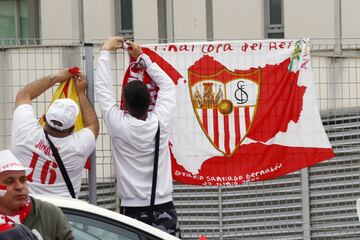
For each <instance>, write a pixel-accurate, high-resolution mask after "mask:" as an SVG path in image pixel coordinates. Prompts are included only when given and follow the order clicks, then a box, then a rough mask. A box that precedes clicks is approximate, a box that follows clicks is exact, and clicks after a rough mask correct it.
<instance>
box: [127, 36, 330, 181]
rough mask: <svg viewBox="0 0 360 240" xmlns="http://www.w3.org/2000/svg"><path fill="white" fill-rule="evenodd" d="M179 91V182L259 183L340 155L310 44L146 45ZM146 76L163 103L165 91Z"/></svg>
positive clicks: (174, 138) (136, 75) (132, 75)
mask: <svg viewBox="0 0 360 240" xmlns="http://www.w3.org/2000/svg"><path fill="white" fill-rule="evenodd" d="M143 50H144V52H146V53H147V54H148V55H149V56H150V58H151V59H152V60H153V61H155V62H157V63H158V65H159V66H160V67H162V69H163V70H164V71H165V72H167V73H168V74H169V76H170V77H171V78H172V80H173V81H174V83H175V84H176V89H177V110H176V111H175V113H174V116H173V124H172V130H171V138H170V144H169V146H170V149H171V155H172V167H173V177H174V179H175V180H177V181H179V182H183V183H188V184H197V185H212V186H219V185H231V184H234V185H236V184H242V183H244V182H249V181H259V180H265V179H270V178H275V177H279V176H282V175H284V174H287V173H290V172H293V171H296V170H299V169H301V168H304V167H307V166H311V165H313V164H315V163H318V162H320V161H323V160H326V159H329V158H332V157H334V153H333V150H332V148H331V145H330V143H329V140H328V138H327V136H326V134H325V131H324V128H323V126H322V122H321V119H320V115H319V111H318V109H317V107H316V99H315V94H314V83H313V76H312V70H311V61H310V55H309V43H308V40H284V41H279V40H277V41H270V40H262V41H233V42H205V43H177V44H160V45H152V46H146V47H144V48H143ZM133 79H141V80H143V81H144V82H146V83H147V84H148V86H149V91H150V92H151V93H152V94H151V95H152V96H153V104H156V92H157V91H158V88H157V86H156V85H155V84H154V82H153V81H151V79H150V78H149V76H147V74H146V72H144V71H140V72H137V71H136V70H133V69H132V68H131V64H130V67H129V68H128V69H127V72H126V74H125V79H124V85H126V83H127V81H130V80H133Z"/></svg>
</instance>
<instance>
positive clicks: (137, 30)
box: [133, 0, 159, 42]
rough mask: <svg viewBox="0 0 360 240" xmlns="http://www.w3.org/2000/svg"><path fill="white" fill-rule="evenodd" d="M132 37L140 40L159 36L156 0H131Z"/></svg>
mask: <svg viewBox="0 0 360 240" xmlns="http://www.w3.org/2000/svg"><path fill="white" fill-rule="evenodd" d="M133 24H134V38H135V39H138V40H140V41H141V42H146V41H144V40H153V41H152V42H154V41H155V42H157V39H158V38H159V30H158V11H157V0H146V1H143V0H133Z"/></svg>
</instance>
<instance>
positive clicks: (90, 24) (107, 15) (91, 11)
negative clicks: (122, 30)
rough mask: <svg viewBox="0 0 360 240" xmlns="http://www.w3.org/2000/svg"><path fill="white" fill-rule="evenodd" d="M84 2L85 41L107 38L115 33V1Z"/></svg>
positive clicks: (96, 0) (89, 0)
mask: <svg viewBox="0 0 360 240" xmlns="http://www.w3.org/2000/svg"><path fill="white" fill-rule="evenodd" d="M83 2H84V37H85V42H91V41H93V40H94V39H106V38H107V37H108V36H111V35H114V34H115V4H114V1H111V0H106V1H98V0H86V1H83Z"/></svg>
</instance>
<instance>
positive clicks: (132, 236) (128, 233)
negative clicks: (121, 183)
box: [62, 208, 160, 240]
mask: <svg viewBox="0 0 360 240" xmlns="http://www.w3.org/2000/svg"><path fill="white" fill-rule="evenodd" d="M62 210H63V212H64V214H65V215H66V218H67V219H68V221H69V224H70V226H71V228H72V230H73V234H74V237H75V239H77V240H100V239H106V240H160V238H158V237H156V236H153V235H152V234H148V233H146V232H144V231H142V230H139V229H137V228H135V227H132V226H129V225H126V224H124V223H122V222H118V221H116V220H113V219H109V218H106V217H104V216H100V215H96V214H92V213H89V212H83V211H80V210H79V211H78V210H73V209H66V208H63V209H62Z"/></svg>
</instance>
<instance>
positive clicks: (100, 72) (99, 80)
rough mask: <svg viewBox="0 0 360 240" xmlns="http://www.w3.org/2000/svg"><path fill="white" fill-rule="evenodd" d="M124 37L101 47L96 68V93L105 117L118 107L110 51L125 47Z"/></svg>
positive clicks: (111, 38) (111, 40)
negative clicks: (113, 108)
mask: <svg viewBox="0 0 360 240" xmlns="http://www.w3.org/2000/svg"><path fill="white" fill-rule="evenodd" d="M123 41H124V39H123V38H122V37H109V38H108V39H107V40H106V42H105V43H104V45H103V46H102V47H101V52H100V56H99V58H98V62H97V66H96V78H95V93H96V97H97V100H98V101H99V105H100V109H101V112H102V114H103V116H105V115H106V114H107V113H108V111H109V110H110V109H111V108H112V107H114V105H116V98H115V94H114V89H113V85H112V73H111V59H110V51H113V50H116V49H119V48H122V47H123Z"/></svg>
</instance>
